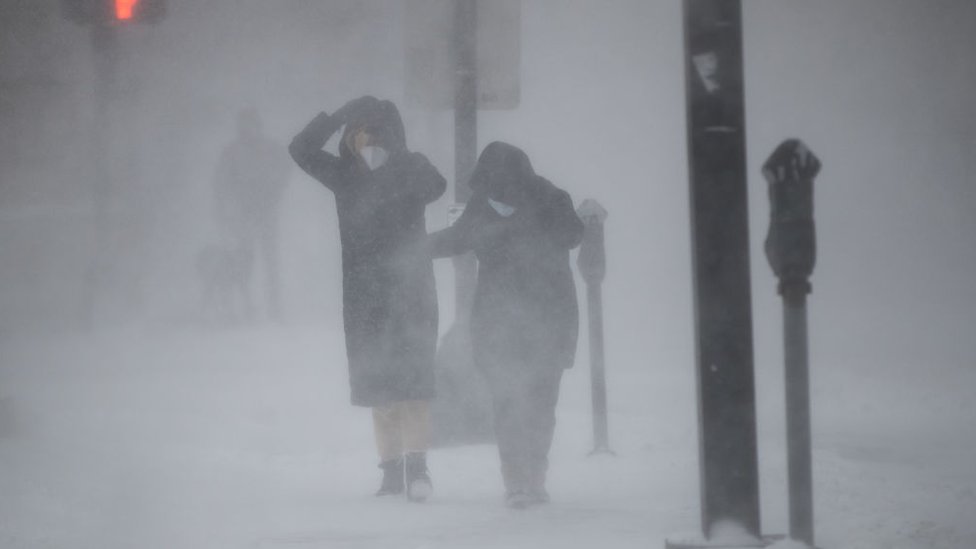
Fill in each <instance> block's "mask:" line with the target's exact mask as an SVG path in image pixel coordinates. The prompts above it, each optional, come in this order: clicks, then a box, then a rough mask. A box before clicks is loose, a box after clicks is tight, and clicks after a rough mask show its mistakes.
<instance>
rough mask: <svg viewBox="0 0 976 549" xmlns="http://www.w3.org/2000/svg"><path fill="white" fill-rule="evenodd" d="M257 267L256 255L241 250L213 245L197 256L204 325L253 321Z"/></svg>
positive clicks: (243, 249) (201, 313)
mask: <svg viewBox="0 0 976 549" xmlns="http://www.w3.org/2000/svg"><path fill="white" fill-rule="evenodd" d="M253 263H254V254H252V253H251V251H250V250H248V249H246V248H243V247H241V246H226V245H219V244H211V245H208V246H205V247H204V248H203V249H202V250H200V251H199V252H197V257H196V268H197V276H199V277H200V283H201V286H202V294H201V300H200V316H201V318H202V319H203V321H204V322H207V323H220V322H225V323H226V322H237V321H241V320H247V319H250V318H251V316H252V313H253V307H252V303H251V268H252V265H253Z"/></svg>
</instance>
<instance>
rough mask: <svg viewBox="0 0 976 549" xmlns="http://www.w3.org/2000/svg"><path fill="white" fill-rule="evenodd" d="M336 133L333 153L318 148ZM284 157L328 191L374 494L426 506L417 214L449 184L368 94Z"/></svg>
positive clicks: (430, 361) (428, 286)
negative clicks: (376, 477) (374, 450)
mask: <svg viewBox="0 0 976 549" xmlns="http://www.w3.org/2000/svg"><path fill="white" fill-rule="evenodd" d="M343 126H345V131H344V132H343V135H342V139H341V141H340V142H339V156H335V155H333V154H330V153H328V152H325V151H323V150H322V147H323V146H324V145H325V143H326V141H328V140H329V138H330V137H331V136H332V135H334V134H335V133H336V132H338V131H339V129H340V128H342V127H343ZM289 152H290V153H291V155H292V157H293V158H294V159H295V161H296V162H297V163H298V165H299V166H300V167H301V168H302V169H303V170H305V171H306V172H307V173H308V174H309V175H311V176H312V177H314V178H315V179H317V180H319V181H320V182H322V184H323V185H325V186H326V187H327V188H328V189H329V190H331V191H332V192H333V193H334V194H335V200H336V209H337V212H338V218H339V237H340V240H341V244H342V284H343V320H344V325H345V335H346V353H347V356H348V360H349V381H350V385H351V393H352V403H353V404H354V405H358V406H369V407H372V409H373V419H374V427H375V431H376V441H377V447H378V450H379V453H380V459H381V463H380V467H381V468H382V469H383V471H384V475H383V483H382V485H381V487H380V490H379V492H378V493H377V495H386V494H399V493H403V492H404V490H406V492H407V496H408V497H409V498H410V499H411V500H423V499H426V497H427V495H428V494H429V492H430V478H429V476H428V473H427V465H426V454H425V452H426V450H427V445H428V440H429V436H430V435H429V431H430V427H429V407H428V404H429V401H430V399H432V398H433V397H434V353H435V348H436V341H437V297H436V293H435V288H434V271H433V267H432V263H431V259H430V256H429V254H428V253H427V252H426V248H425V244H426V238H427V230H426V223H425V217H424V213H425V209H426V206H427V204H429V203H431V202H433V201H434V200H436V199H437V198H438V197H440V196H441V194H443V193H444V190H445V188H446V186H447V183H446V181H445V180H444V178H443V177H442V176H441V175H440V173H439V172H438V171H437V169H436V168H434V166H433V165H431V163H430V162H429V161H428V160H427V158H425V157H424V156H423V155H422V154H419V153H415V152H410V151H409V150H407V146H406V139H405V136H404V129H403V122H402V120H401V118H400V113H399V112H398V111H397V108H396V106H395V105H394V104H393V103H391V102H389V101H380V100H378V99H376V98H374V97H370V96H365V97H361V98H359V99H354V100H352V101H350V102H349V103H347V104H346V105H345V106H343V107H342V108H340V109H339V110H337V111H336V112H335V113H333V114H332V115H331V116H329V115H328V114H326V113H324V112H323V113H320V114H319V115H318V116H316V117H315V118H314V119H313V120H312V121H311V122H310V123H309V124H308V125H307V126H306V127H305V129H303V130H302V131H301V132H300V133H299V134H298V135H297V136H295V138H294V140H292V142H291V145H290V146H289ZM405 477H406V478H405Z"/></svg>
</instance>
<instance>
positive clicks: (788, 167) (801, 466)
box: [763, 139, 820, 546]
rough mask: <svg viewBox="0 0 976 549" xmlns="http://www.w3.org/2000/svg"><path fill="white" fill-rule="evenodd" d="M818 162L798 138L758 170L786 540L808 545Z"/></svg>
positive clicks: (810, 533) (810, 534)
mask: <svg viewBox="0 0 976 549" xmlns="http://www.w3.org/2000/svg"><path fill="white" fill-rule="evenodd" d="M818 173H820V160H819V159H818V158H817V157H816V156H815V155H814V154H813V153H812V152H811V151H810V149H809V148H807V146H806V145H804V144H803V142H801V141H800V140H798V139H788V140H786V141H784V142H783V143H781V144H780V145H779V147H777V148H776V150H775V151H773V154H771V155H770V156H769V159H768V160H767V161H766V163H765V164H764V165H763V176H764V177H765V178H766V181H767V182H768V183H769V202H770V206H771V208H770V219H769V233H768V235H767V236H766V244H765V251H766V258H767V259H768V260H769V265H770V267H772V269H773V273H774V274H775V275H776V276H777V277H778V278H779V293H780V295H782V296H783V348H784V356H785V362H786V364H785V372H786V446H787V464H788V470H789V481H790V537H792V538H793V539H796V540H800V541H803V542H804V543H807V544H808V545H810V546H813V472H812V463H811V443H810V440H811V436H810V373H809V364H808V359H809V355H808V352H807V307H806V303H807V294H809V293H810V290H811V285H810V281H809V278H810V275H811V274H812V273H813V267H814V265H815V264H816V259H817V246H816V231H815V228H814V221H813V180H814V178H815V177H816V176H817V174H818Z"/></svg>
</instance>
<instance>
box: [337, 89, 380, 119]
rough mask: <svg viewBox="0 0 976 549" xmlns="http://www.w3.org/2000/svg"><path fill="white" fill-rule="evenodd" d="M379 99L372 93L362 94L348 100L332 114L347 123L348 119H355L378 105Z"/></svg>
mask: <svg viewBox="0 0 976 549" xmlns="http://www.w3.org/2000/svg"><path fill="white" fill-rule="evenodd" d="M379 102H380V100H379V99H377V98H375V97H373V96H372V95H364V96H362V97H357V98H356V99H353V100H352V101H349V102H348V103H346V104H345V105H343V106H342V107H339V109H338V110H337V111H336V112H334V113H333V114H332V116H333V117H335V118H336V119H338V120H339V121H340V122H342V123H343V124H348V123H349V122H350V121H352V120H355V119H356V118H359V117H360V116H362V114H363V113H365V112H368V111H369V110H371V109H373V108H375V107H376V105H378V104H379Z"/></svg>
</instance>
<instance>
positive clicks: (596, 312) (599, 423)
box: [576, 200, 613, 455]
mask: <svg viewBox="0 0 976 549" xmlns="http://www.w3.org/2000/svg"><path fill="white" fill-rule="evenodd" d="M577 215H579V217H580V219H581V220H582V221H583V241H582V242H581V243H580V251H579V256H578V257H577V260H576V262H577V266H578V267H579V271H580V274H581V275H582V277H583V280H584V281H585V282H586V303H587V307H586V310H587V320H588V326H589V336H590V391H591V398H592V402H593V451H592V452H591V455H593V454H612V453H613V451H612V450H610V441H609V428H608V423H609V421H608V418H607V382H606V368H605V363H604V357H605V354H604V347H603V279H604V278H605V276H606V270H607V263H606V248H605V244H604V242H605V241H604V233H603V226H604V221H605V220H606V217H607V211H606V210H605V209H604V208H603V207H602V206H600V204H599V203H597V202H596V201H595V200H584V201H583V203H582V204H580V207H579V209H578V210H577Z"/></svg>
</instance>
